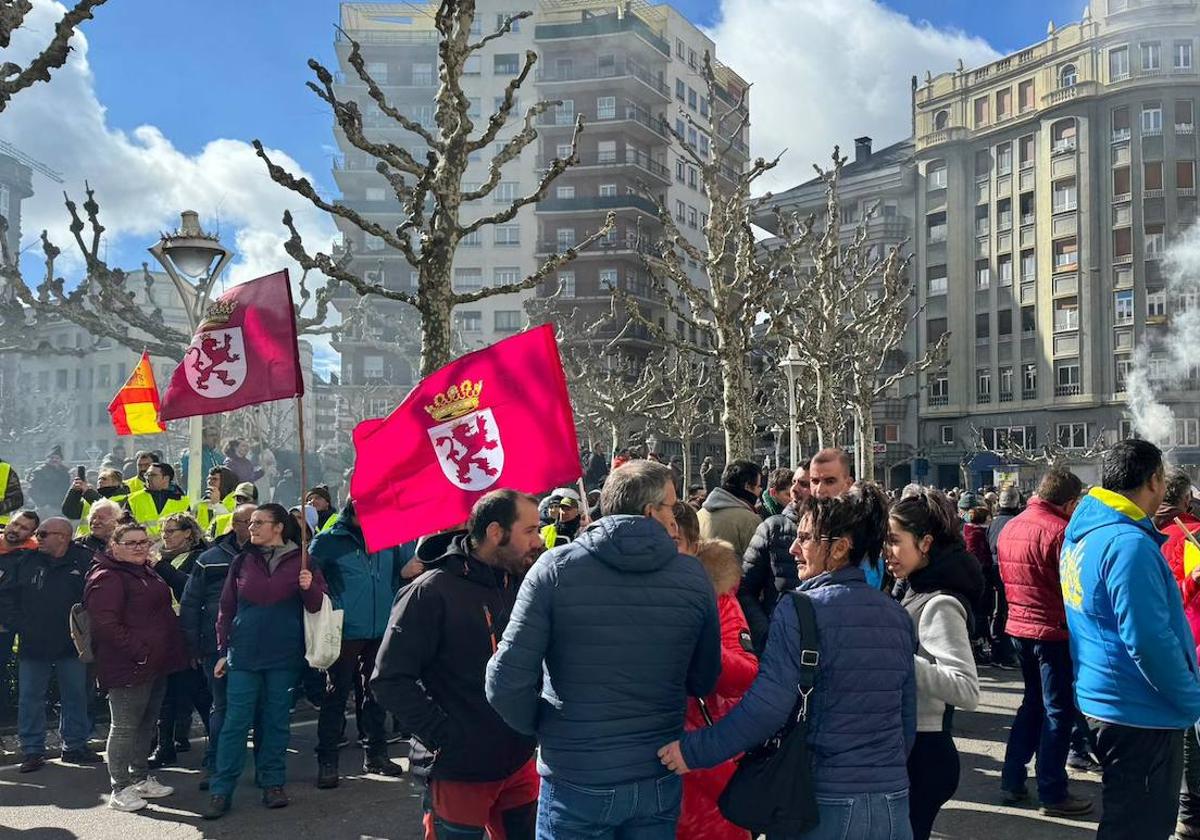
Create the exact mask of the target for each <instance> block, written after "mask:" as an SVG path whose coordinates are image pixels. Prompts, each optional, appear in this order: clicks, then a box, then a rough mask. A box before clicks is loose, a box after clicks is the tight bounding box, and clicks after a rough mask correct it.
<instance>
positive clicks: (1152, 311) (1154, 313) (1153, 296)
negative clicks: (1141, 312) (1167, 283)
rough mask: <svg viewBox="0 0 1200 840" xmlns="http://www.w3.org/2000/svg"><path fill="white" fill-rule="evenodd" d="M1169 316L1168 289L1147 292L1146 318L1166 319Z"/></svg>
mask: <svg viewBox="0 0 1200 840" xmlns="http://www.w3.org/2000/svg"><path fill="white" fill-rule="evenodd" d="M1166 316H1167V291H1166V289H1157V290H1155V291H1151V290H1149V289H1147V290H1146V317H1147V318H1165V317H1166Z"/></svg>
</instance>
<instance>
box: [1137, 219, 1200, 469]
mask: <svg viewBox="0 0 1200 840" xmlns="http://www.w3.org/2000/svg"><path fill="white" fill-rule="evenodd" d="M1163 274H1164V276H1165V277H1166V281H1167V283H1166V292H1167V311H1168V313H1170V317H1171V320H1170V323H1169V325H1168V327H1167V332H1166V335H1165V337H1164V338H1163V340H1162V341H1161V342H1157V343H1155V345H1154V346H1148V344H1147V343H1146V342H1145V341H1143V342H1142V343H1141V344H1140V345H1139V346H1138V348H1137V351H1136V352H1135V353H1134V355H1133V360H1132V361H1133V370H1132V371H1131V372H1130V374H1129V376H1128V377H1127V378H1126V388H1125V390H1126V402H1127V405H1128V408H1129V416H1130V420H1131V422H1132V424H1133V429H1134V431H1135V432H1137V433H1138V434H1139V435H1141V436H1142V437H1143V438H1145V439H1146V440H1149V441H1151V442H1152V443H1154V444H1156V445H1158V446H1166V445H1168V444H1170V442H1171V439H1172V436H1173V434H1174V432H1175V412H1174V411H1172V410H1171V408H1170V406H1168V405H1166V404H1165V403H1164V402H1163V401H1162V397H1161V393H1160V392H1161V390H1162V389H1164V388H1170V387H1171V386H1173V385H1176V384H1179V383H1182V382H1184V381H1185V380H1187V379H1189V378H1190V377H1192V375H1193V374H1194V373H1195V371H1196V368H1197V366H1198V365H1200V357H1198V356H1197V349H1198V348H1200V305H1198V304H1200V225H1192V226H1191V227H1190V228H1188V229H1187V230H1186V231H1185V232H1184V233H1183V234H1182V235H1181V236H1180V237H1179V239H1178V240H1177V241H1176V242H1175V243H1173V244H1172V245H1171V247H1170V248H1168V249H1167V251H1166V253H1165V254H1164V258H1163ZM1152 355H1153V358H1154V361H1155V364H1154V365H1153V366H1152V365H1151V361H1150V360H1151V356H1152ZM1152 374H1153V375H1152Z"/></svg>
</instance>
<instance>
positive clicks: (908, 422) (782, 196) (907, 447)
mask: <svg viewBox="0 0 1200 840" xmlns="http://www.w3.org/2000/svg"><path fill="white" fill-rule="evenodd" d="M872 145H873V144H872V140H871V138H870V137H859V138H856V139H855V141H854V146H855V148H854V153H853V157H852V158H851V159H850V160H848V161H847V162H846V164H845V166H844V167H843V168H842V176H841V181H840V183H839V188H838V199H839V201H840V203H841V216H842V217H841V235H842V238H843V240H844V241H847V242H848V241H849V240H850V239H851V238H852V237H853V236H854V235H855V234H856V232H857V231H858V228H859V226H860V224H861V223H862V221H863V219H864V217H867V216H868V215H869V218H867V222H866V226H867V227H866V233H867V238H866V242H865V244H866V247H868V248H870V249H874V250H875V253H876V254H877V255H883V254H885V253H887V252H888V251H889V250H891V249H892V248H894V247H897V246H901V247H907V246H906V245H904V243H907V242H911V240H912V237H913V219H914V217H915V212H916V189H915V181H916V169H915V168H914V167H913V141H912V140H911V139H906V140H901V141H900V142H898V143H893V144H891V145H889V146H886V147H884V148H882V149H877V150H875V149H873V148H872ZM825 201H826V197H825V184H824V182H823V181H822V180H821V179H820V178H813V179H812V180H809V181H806V182H804V183H803V184H800V185H799V186H796V187H793V188H791V189H789V190H785V191H783V192H780V193H777V194H776V195H775V196H774V197H773V198H772V199H771V201H770V202H769V203H768V205H767V206H764V208H763V210H762V212H761V213H760V214H759V215H758V217H757V218H756V220H755V221H756V222H757V223H758V224H759V225H760V226H761V227H763V228H764V229H766V230H769V231H771V232H772V233H778V231H777V230H775V224H776V220H775V215H774V210H775V208H779V209H780V210H782V211H783V212H785V213H787V214H789V215H790V214H792V213H798V214H799V215H800V216H801V217H804V216H807V215H809V214H816V217H817V219H818V220H820V219H823V218H824V215H825V213H826V207H825ZM763 245H764V247H770V241H769V240H768V241H767V242H764V243H763ZM916 349H917V340H916V333H915V331H911V330H910V331H909V333H908V334H907V335H906V336H905V339H904V341H903V342H902V344H901V345H900V347H899V348H897V351H898V352H897V353H896V354H895V358H893V359H892V360H891V364H894V365H901V364H905V363H907V361H908V360H909V359H912V358H914V356H915V353H916ZM889 369H890V370H899V367H898V366H897V367H890V368H889V367H885V370H889ZM917 385H918V382H917V377H915V376H910V377H908V378H906V379H905V380H903V381H902V382H899V383H897V384H896V385H894V386H893V387H892V389H891V390H890V391H889V392H888V393H887V394H886V395H885V396H884V397H883V398H881V399H879V400H878V401H876V403H875V406H874V409H873V415H874V419H875V440H874V441H869V442H868V443H870V444H871V445H873V447H874V451H875V474H876V477H877V478H878V479H879V480H880V481H882V482H885V483H886V484H887V486H889V487H903V486H904V485H905V484H907V483H908V482H909V481H911V480H912V475H913V467H914V461H915V459H916V457H917V454H918V453H917V449H916V447H915V446H914V442H915V441H916V440H917V439H918V435H917V410H918V406H917V397H918V393H917ZM847 431H848V436H852V434H853V424H851V425H850V426H849V427H848V430H847ZM851 445H854V446H857V445H859V444H858V441H854V442H853V443H852V444H851ZM804 451H805V452H806V453H808V454H811V453H812V451H813V450H812V448H811V445H810V446H808V447H806V448H805V450H804Z"/></svg>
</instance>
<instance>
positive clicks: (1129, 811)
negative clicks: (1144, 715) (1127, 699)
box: [1088, 718, 1183, 840]
mask: <svg viewBox="0 0 1200 840" xmlns="http://www.w3.org/2000/svg"><path fill="white" fill-rule="evenodd" d="M1088 728H1089V729H1090V730H1091V733H1092V741H1093V743H1094V744H1095V745H1096V758H1097V759H1099V761H1100V764H1101V766H1103V767H1104V778H1103V786H1104V792H1103V803H1104V815H1103V816H1102V817H1101V818H1100V828H1099V830H1098V831H1097V832H1096V838H1097V840H1165V838H1169V837H1171V836H1172V834H1173V833H1174V831H1175V818H1176V817H1177V816H1178V814H1179V784H1180V782H1181V781H1182V779H1183V730H1182V729H1140V728H1137V727H1133V726H1122V725H1120V724H1117V723H1106V722H1105V721H1101V720H1096V719H1094V718H1088Z"/></svg>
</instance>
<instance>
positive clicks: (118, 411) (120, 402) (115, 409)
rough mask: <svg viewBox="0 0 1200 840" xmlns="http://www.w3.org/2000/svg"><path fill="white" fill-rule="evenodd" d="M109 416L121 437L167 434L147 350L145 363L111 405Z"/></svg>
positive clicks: (136, 368) (131, 376) (138, 366)
mask: <svg viewBox="0 0 1200 840" xmlns="http://www.w3.org/2000/svg"><path fill="white" fill-rule="evenodd" d="M108 413H109V415H110V416H111V417H112V424H113V428H114V429H116V432H117V434H118V435H156V434H158V433H160V432H165V431H166V428H165V427H164V426H163V425H162V423H160V422H159V420H158V386H157V385H155V384H154V369H153V368H151V367H150V357H149V355H147V354H146V352H145V351H144V350H143V351H142V360H141V361H140V362H138V363H137V367H135V368H134V369H133V373H131V374H130V375H129V378H128V379H127V380H125V384H124V385H122V386H121V390H120V391H117V395H116V396H115V397H113V399H112V402H110V403H109V404H108Z"/></svg>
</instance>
